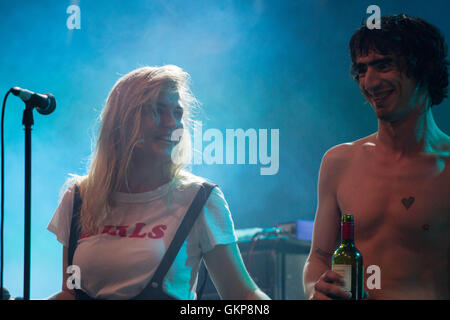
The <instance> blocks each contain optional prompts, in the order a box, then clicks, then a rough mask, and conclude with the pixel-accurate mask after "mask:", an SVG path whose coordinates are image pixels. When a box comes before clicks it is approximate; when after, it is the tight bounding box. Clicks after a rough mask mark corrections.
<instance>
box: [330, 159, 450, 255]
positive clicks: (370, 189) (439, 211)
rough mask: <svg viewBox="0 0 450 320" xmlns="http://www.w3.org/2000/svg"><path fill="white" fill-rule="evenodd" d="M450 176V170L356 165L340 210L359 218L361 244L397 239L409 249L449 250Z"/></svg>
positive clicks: (342, 184)
mask: <svg viewBox="0 0 450 320" xmlns="http://www.w3.org/2000/svg"><path fill="white" fill-rule="evenodd" d="M448 172H449V170H448V168H446V167H445V166H441V167H430V166H426V165H422V166H420V165H416V166H409V167H408V166H405V167H400V168H395V167H394V168H383V167H382V166H373V165H372V166H371V165H370V164H367V165H357V166H356V165H355V166H353V167H351V168H350V169H349V170H347V172H345V173H344V174H343V176H342V177H341V179H340V181H339V184H338V188H337V201H338V205H339V208H340V210H341V212H342V213H351V214H353V215H354V216H355V232H356V233H357V235H356V236H357V237H358V238H359V240H360V241H365V240H370V239H373V238H378V239H380V238H381V239H391V238H394V239H396V241H400V242H401V241H404V243H405V245H408V246H409V245H415V244H419V243H422V245H424V244H425V245H426V244H427V243H428V244H429V245H430V246H431V245H436V244H438V243H439V244H440V245H443V243H442V240H444V242H445V241H447V240H448V238H449V233H450V224H449V217H450V179H449V175H448ZM446 245H448V241H447V244H446Z"/></svg>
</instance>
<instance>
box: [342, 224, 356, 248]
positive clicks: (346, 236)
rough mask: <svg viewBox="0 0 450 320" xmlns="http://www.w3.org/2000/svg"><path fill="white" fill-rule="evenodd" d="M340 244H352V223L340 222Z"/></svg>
mask: <svg viewBox="0 0 450 320" xmlns="http://www.w3.org/2000/svg"><path fill="white" fill-rule="evenodd" d="M341 236H342V244H349V245H352V244H353V236H354V232H353V223H351V222H342V235H341Z"/></svg>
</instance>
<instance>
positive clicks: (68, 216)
mask: <svg viewBox="0 0 450 320" xmlns="http://www.w3.org/2000/svg"><path fill="white" fill-rule="evenodd" d="M73 197H74V188H73V187H70V188H69V189H67V191H66V192H65V193H64V195H63V197H62V199H61V201H60V202H59V204H58V207H57V208H56V211H55V213H54V214H53V217H52V220H50V223H49V224H48V226H47V230H49V231H50V232H52V233H54V234H55V235H56V238H57V239H58V241H59V242H60V243H61V244H62V245H63V246H65V247H67V246H69V237H70V224H71V223H72V210H73Z"/></svg>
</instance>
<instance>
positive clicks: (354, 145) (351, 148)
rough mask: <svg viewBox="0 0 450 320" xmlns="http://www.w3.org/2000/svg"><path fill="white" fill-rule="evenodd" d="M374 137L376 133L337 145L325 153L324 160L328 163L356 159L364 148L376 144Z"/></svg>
mask: <svg viewBox="0 0 450 320" xmlns="http://www.w3.org/2000/svg"><path fill="white" fill-rule="evenodd" d="M374 137H375V133H374V134H372V135H370V136H367V137H364V138H361V139H358V140H355V141H352V142H345V143H341V144H338V145H335V146H334V147H332V148H330V149H328V150H327V152H325V154H324V156H323V158H324V160H326V161H349V160H351V159H354V158H355V156H356V155H357V154H358V153H360V152H361V151H362V150H363V149H364V146H367V145H370V144H374V142H373V141H374Z"/></svg>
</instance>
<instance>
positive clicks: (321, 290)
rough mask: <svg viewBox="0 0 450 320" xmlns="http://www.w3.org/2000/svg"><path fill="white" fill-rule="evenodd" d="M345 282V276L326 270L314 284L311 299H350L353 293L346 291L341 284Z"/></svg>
mask: <svg viewBox="0 0 450 320" xmlns="http://www.w3.org/2000/svg"><path fill="white" fill-rule="evenodd" d="M343 284H344V278H343V277H341V276H340V275H339V274H337V273H336V272H333V271H331V270H328V271H326V272H324V273H323V274H322V275H321V276H320V278H319V280H317V282H316V283H315V284H314V293H313V295H312V296H311V297H310V299H311V300H336V299H346V300H348V299H350V298H351V296H352V295H351V293H350V292H346V291H344V290H343V289H342V288H341V287H340V286H339V285H343Z"/></svg>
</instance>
